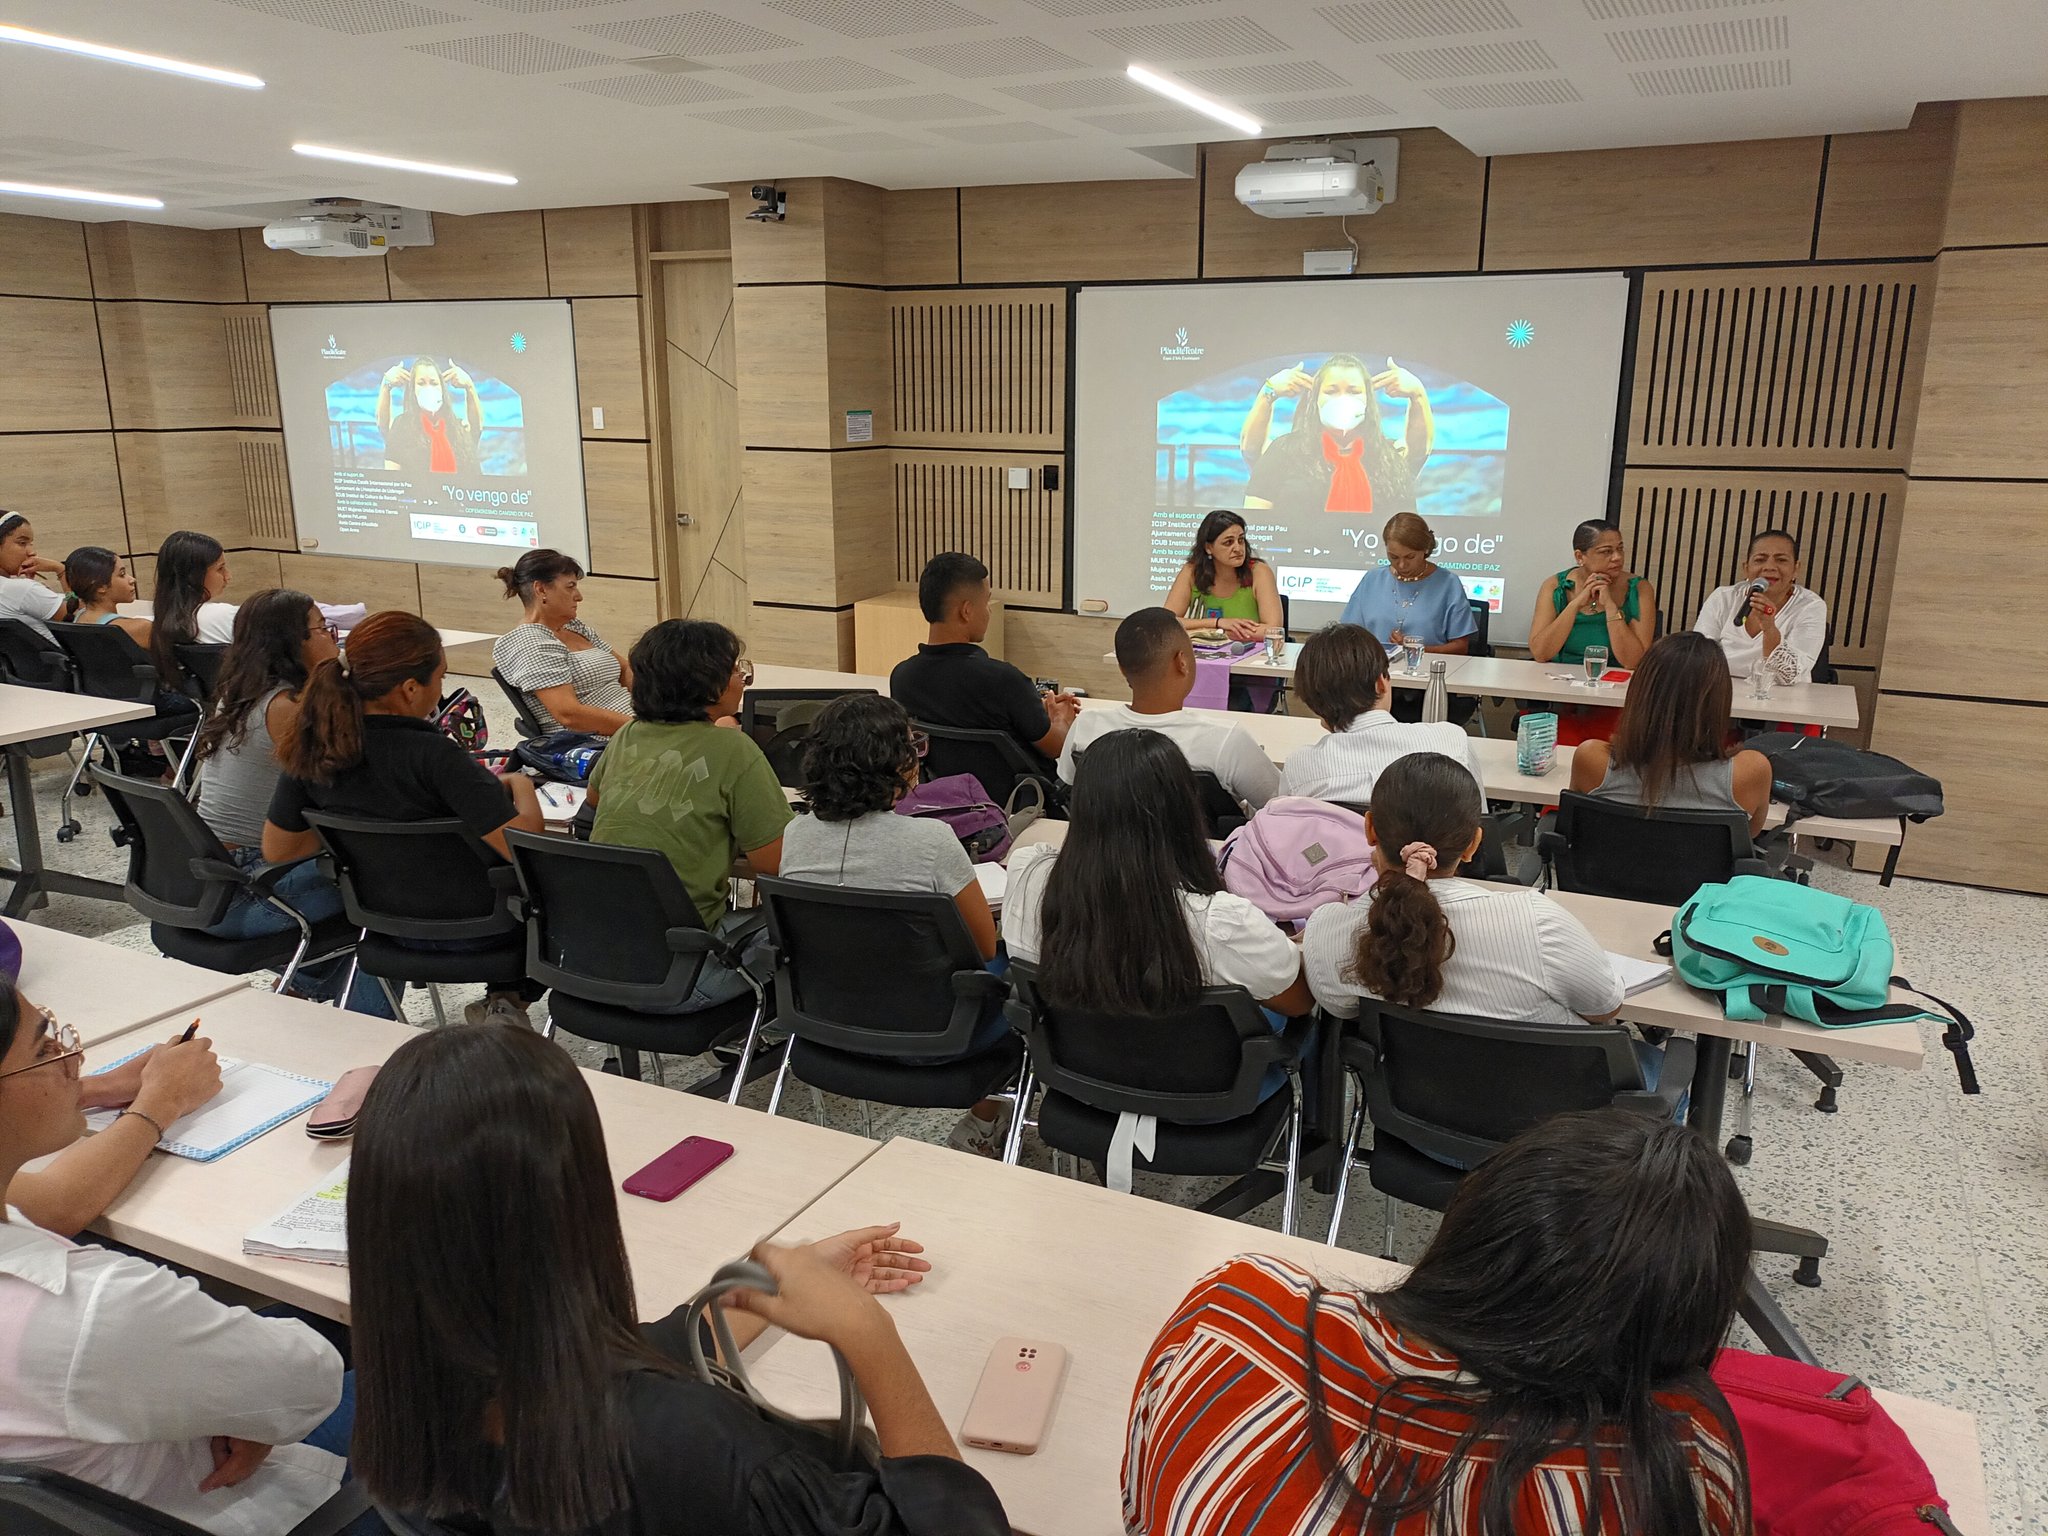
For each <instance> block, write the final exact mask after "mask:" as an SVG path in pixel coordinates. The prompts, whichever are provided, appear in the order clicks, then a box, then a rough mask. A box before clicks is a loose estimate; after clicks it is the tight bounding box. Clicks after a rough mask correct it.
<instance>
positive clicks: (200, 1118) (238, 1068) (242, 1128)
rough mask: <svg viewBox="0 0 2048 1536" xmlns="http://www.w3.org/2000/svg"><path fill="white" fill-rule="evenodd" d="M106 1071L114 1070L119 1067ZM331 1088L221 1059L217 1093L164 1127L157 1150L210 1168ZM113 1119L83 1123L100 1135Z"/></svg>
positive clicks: (113, 1113)
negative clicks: (214, 1161)
mask: <svg viewBox="0 0 2048 1536" xmlns="http://www.w3.org/2000/svg"><path fill="white" fill-rule="evenodd" d="M141 1054H142V1053H141V1052H140V1051H131V1052H130V1053H129V1054H128V1055H127V1056H124V1057H122V1058H121V1060H122V1061H132V1060H134V1058H135V1057H137V1056H139V1055H141ZM111 1065H113V1066H117V1067H118V1066H119V1065H121V1062H119V1061H117V1062H113V1063H111ZM333 1087H334V1084H332V1083H327V1082H322V1081H320V1080H319V1079H318V1078H312V1077H301V1076H300V1075H299V1074H298V1073H296V1072H285V1071H281V1070H279V1069H278V1068H276V1067H266V1066H263V1065H261V1064H260V1063H257V1062H252V1061H234V1060H231V1059H229V1058H228V1057H225V1056H223V1057H222V1058H221V1062H220V1092H219V1093H217V1094H215V1095H214V1096H213V1097H212V1098H210V1099H208V1100H207V1101H206V1102H205V1103H204V1104H202V1105H200V1106H199V1107H198V1108H197V1109H195V1110H193V1111H192V1113H191V1114H189V1115H184V1116H181V1117H180V1118H179V1119H176V1120H173V1121H172V1122H171V1123H170V1124H169V1125H167V1126H165V1127H164V1133H163V1136H162V1138H161V1139H160V1140H159V1141H158V1142H157V1148H158V1150H160V1151H164V1152H168V1153H170V1154H171V1155H172V1156H173V1157H189V1158H191V1159H192V1161H194V1162H195V1163H210V1162H212V1161H213V1160H214V1159H215V1158H217V1157H226V1156H227V1155H228V1154H229V1153H230V1152H232V1151H234V1150H235V1148H237V1147H241V1146H247V1145H248V1144H249V1143H250V1142H252V1141H254V1140H255V1139H256V1138H257V1137H258V1136H261V1135H262V1134H263V1133H264V1132H265V1131H273V1130H276V1129H277V1127H279V1126H280V1125H283V1124H284V1123H285V1122H286V1121H287V1120H291V1119H294V1118H296V1117H297V1116H299V1115H303V1114H304V1113H305V1112H306V1111H307V1110H309V1109H311V1108H312V1107H313V1106H314V1105H315V1104H318V1103H319V1102H320V1101H321V1100H322V1099H324V1098H326V1097H327V1094H328V1091H329V1090H330V1089H332V1088H333ZM119 1115H120V1111H119V1110H116V1109H99V1110H94V1111H93V1112H92V1113H91V1114H89V1115H87V1116H86V1117H85V1123H86V1125H87V1126H89V1127H90V1128H91V1129H93V1130H95V1131H103V1130H105V1129H106V1128H107V1127H108V1126H110V1125H112V1124H113V1123H114V1121H115V1120H116V1119H117V1118H118V1117H119Z"/></svg>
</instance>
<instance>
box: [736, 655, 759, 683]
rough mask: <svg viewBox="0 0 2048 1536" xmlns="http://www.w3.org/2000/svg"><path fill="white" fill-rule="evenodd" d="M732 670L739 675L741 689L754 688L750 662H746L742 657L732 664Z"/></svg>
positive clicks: (752, 668)
mask: <svg viewBox="0 0 2048 1536" xmlns="http://www.w3.org/2000/svg"><path fill="white" fill-rule="evenodd" d="M732 669H733V671H735V672H737V673H739V675H740V686H741V687H742V688H751V687H753V686H754V664H753V663H752V662H751V661H749V660H747V658H746V657H744V656H742V657H741V658H740V659H739V660H738V661H736V662H734V663H733V664H732Z"/></svg>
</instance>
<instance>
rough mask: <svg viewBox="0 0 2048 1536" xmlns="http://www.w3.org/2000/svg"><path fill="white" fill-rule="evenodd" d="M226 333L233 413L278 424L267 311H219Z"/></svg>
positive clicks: (251, 419) (268, 312)
mask: <svg viewBox="0 0 2048 1536" xmlns="http://www.w3.org/2000/svg"><path fill="white" fill-rule="evenodd" d="M221 324H222V325H224V326H225V327H226V328H227V337H228V387H229V389H230V390H231V391H232V392H233V394H234V401H235V414H236V415H237V416H240V417H244V418H246V419H247V420H249V421H259V422H263V423H266V424H267V425H270V426H277V425H279V424H280V423H279V421H278V414H277V369H276V365H275V363H274V362H273V360H272V358H271V355H270V311H269V310H268V309H263V308H250V309H231V310H226V311H223V313H222V315H221Z"/></svg>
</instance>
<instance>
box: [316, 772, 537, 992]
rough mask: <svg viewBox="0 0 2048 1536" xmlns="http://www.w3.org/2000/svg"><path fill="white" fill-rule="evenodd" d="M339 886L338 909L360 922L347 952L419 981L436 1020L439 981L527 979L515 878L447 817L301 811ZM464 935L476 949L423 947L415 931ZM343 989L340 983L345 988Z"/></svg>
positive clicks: (500, 983) (443, 937)
mask: <svg viewBox="0 0 2048 1536" xmlns="http://www.w3.org/2000/svg"><path fill="white" fill-rule="evenodd" d="M306 824H307V825H308V826H310V827H311V828H312V829H313V830H314V831H315V832H316V833H318V834H319V836H320V842H321V846H323V847H324V848H325V849H326V850H327V856H328V858H329V859H330V860H332V861H333V865H334V879H335V883H336V884H337V885H339V886H340V887H341V905H342V910H343V911H345V912H346V913H347V914H348V918H349V921H350V922H351V923H354V924H355V925H356V927H357V928H358V929H360V930H361V936H360V937H359V938H358V939H357V941H356V952H355V958H354V959H353V960H351V961H350V962H349V976H348V980H349V986H350V987H353V986H354V985H355V979H356V971H357V970H358V969H361V970H365V971H368V972H369V973H370V974H371V975H372V976H375V977H377V978H378V979H379V980H380V981H411V982H417V983H419V984H420V985H422V986H424V987H425V988H426V989H427V995H428V997H429V998H431V999H432V1001H433V1004H434V1017H435V1019H436V1020H438V1021H439V1022H440V1023H442V1024H446V1023H447V1022H448V1016H447V1014H446V1013H445V1012H443V1010H442V1008H441V993H440V984H441V983H442V982H477V981H480V982H483V983H485V984H486V985H489V986H494V987H506V986H511V985H514V984H516V983H518V982H521V981H524V980H525V979H526V925H525V924H524V923H523V922H522V921H521V920H520V919H519V917H518V916H517V915H516V914H515V913H514V912H513V911H512V905H511V903H512V898H513V897H514V895H516V894H517V891H518V879H517V877H516V876H515V875H514V874H513V872H512V866H511V865H509V864H507V863H505V862H504V861H503V860H501V859H499V857H498V856H497V854H496V853H494V852H493V851H492V850H491V849H489V848H488V847H486V846H485V845H484V844H483V843H482V842H481V841H479V840H478V839H477V838H476V837H475V836H474V835H472V834H471V832H470V831H469V829H468V828H467V827H465V826H464V825H463V824H462V823H461V822H459V821H457V820H455V819H454V818H453V817H446V818H442V817H436V818H434V819H432V820H429V821H380V820H376V819H373V818H371V817H367V816H339V815H336V814H335V813H334V812H332V811H307V812H306ZM422 939H425V940H431V941H434V942H437V943H438V942H447V941H456V940H459V941H464V942H466V943H474V944H476V945H477V947H476V948H474V949H457V950H448V949H423V948H421V947H420V945H419V944H418V942H417V941H418V940H422ZM343 995H344V996H346V995H347V988H344V989H343Z"/></svg>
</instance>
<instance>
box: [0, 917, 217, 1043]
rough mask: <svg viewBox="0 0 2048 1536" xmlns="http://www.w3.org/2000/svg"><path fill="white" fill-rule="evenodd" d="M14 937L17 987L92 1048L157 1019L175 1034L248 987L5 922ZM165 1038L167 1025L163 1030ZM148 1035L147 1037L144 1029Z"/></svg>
mask: <svg viewBox="0 0 2048 1536" xmlns="http://www.w3.org/2000/svg"><path fill="white" fill-rule="evenodd" d="M11 926H12V927H13V929H14V932H15V933H16V935H17V936H19V938H20V939H21V990H22V992H23V993H24V994H25V995H26V996H27V997H28V998H29V999H30V1001H32V1002H36V1003H40V1004H41V1005H42V1006H43V1007H45V1008H47V1009H49V1010H50V1012H52V1013H54V1014H55V1015H56V1016H57V1018H58V1020H59V1021H60V1022H62V1023H65V1024H69V1025H70V1026H71V1027H72V1028H74V1029H76V1030H77V1031H78V1036H79V1038H80V1039H81V1040H83V1041H84V1042H85V1043H86V1044H87V1045H97V1044H99V1043H100V1042H101V1041H102V1040H111V1039H113V1038H114V1036H116V1035H125V1034H127V1033H128V1032H129V1031H131V1030H147V1029H148V1027H149V1026H150V1025H153V1024H158V1023H159V1021H161V1020H166V1019H167V1020H170V1021H171V1024H174V1025H176V1026H177V1027H178V1028H180V1029H182V1028H184V1026H185V1025H186V1024H188V1023H190V1022H191V1015H192V1014H194V1013H201V1012H204V1011H205V1010H204V1008H203V1007H202V1005H203V1004H208V1003H211V1002H213V1001H214V1000H215V999H216V998H222V997H226V996H227V995H228V994H229V993H231V992H241V991H246V990H247V989H248V985H249V984H248V983H247V982H246V981H244V980H243V979H242V978H241V977H240V976H230V975H225V974H223V973H222V972H220V971H209V970H206V969H204V968H203V967H201V966H197V965H187V964H185V962H184V961H182V960H170V959H166V958H165V957H164V956H162V955H159V954H155V953H152V952H149V951H145V950H139V949H123V948H122V947H121V946H120V945H118V944H108V943H106V942H104V941H103V940H100V939H88V938H83V937H81V936H79V935H78V934H75V933H66V932H64V931H63V930H62V929H59V928H45V927H43V926H42V925H41V924H39V923H26V922H16V923H14V924H12V925H11ZM163 1028H164V1031H165V1033H166V1034H168V1033H169V1029H170V1025H164V1026H163ZM152 1033H153V1032H152Z"/></svg>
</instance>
